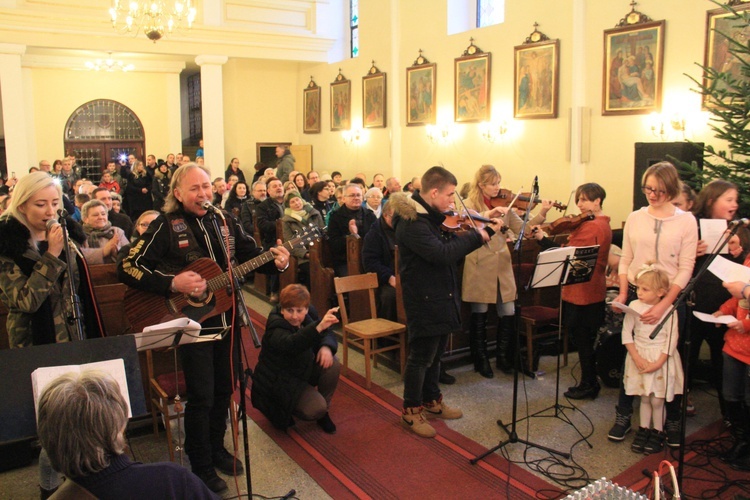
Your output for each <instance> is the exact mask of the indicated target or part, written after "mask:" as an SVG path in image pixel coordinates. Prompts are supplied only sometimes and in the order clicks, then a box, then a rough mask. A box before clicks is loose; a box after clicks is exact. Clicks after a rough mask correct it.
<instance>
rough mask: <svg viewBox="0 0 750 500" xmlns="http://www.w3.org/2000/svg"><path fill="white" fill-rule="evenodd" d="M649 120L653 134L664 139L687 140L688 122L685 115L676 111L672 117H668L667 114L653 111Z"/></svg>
mask: <svg viewBox="0 0 750 500" xmlns="http://www.w3.org/2000/svg"><path fill="white" fill-rule="evenodd" d="M649 122H650V125H649V127H650V129H651V134H652V135H654V136H655V137H658V138H659V139H661V140H662V141H666V140H669V139H672V140H674V139H680V138H681V140H683V141H684V140H685V135H686V134H685V132H686V131H687V126H688V123H687V119H686V118H685V116H684V115H682V114H680V113H674V114H673V115H672V116H671V118H667V117H666V116H665V115H660V114H658V113H652V114H651V117H650V118H649Z"/></svg>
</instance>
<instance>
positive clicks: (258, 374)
mask: <svg viewBox="0 0 750 500" xmlns="http://www.w3.org/2000/svg"><path fill="white" fill-rule="evenodd" d="M319 323H320V321H319V320H317V314H316V313H315V310H314V309H310V312H309V313H308V315H307V316H306V317H305V320H304V321H303V322H302V326H301V327H300V328H299V329H298V328H295V327H293V326H292V325H291V324H289V322H288V321H287V320H285V319H284V317H283V316H282V314H281V311H280V306H276V308H275V309H274V310H273V311H271V313H270V314H269V315H268V321H267V322H266V333H265V334H264V335H263V343H262V345H261V349H260V357H259V359H258V364H257V365H256V366H255V371H254V372H253V387H252V394H251V400H252V403H253V406H254V407H255V408H257V409H258V410H260V412H261V413H263V415H265V416H266V417H267V418H268V420H270V421H271V423H273V425H274V426H276V427H278V428H279V429H286V428H287V427H289V422H290V419H291V417H292V412H293V411H294V408H295V407H296V406H297V402H298V401H299V398H300V395H301V394H302V391H303V390H304V389H305V387H307V385H308V384H310V385H316V383H317V382H316V381H315V380H311V379H312V375H313V369H314V368H315V364H316V361H315V357H316V356H317V354H318V351H319V350H320V348H321V347H323V346H328V347H329V348H330V349H331V352H332V353H333V354H336V348H337V346H338V344H337V343H336V337H335V336H334V334H333V330H331V329H330V328H329V329H327V330H324V331H323V333H318V330H317V329H316V327H317V326H318V324H319Z"/></svg>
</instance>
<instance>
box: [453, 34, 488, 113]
mask: <svg viewBox="0 0 750 500" xmlns="http://www.w3.org/2000/svg"><path fill="white" fill-rule="evenodd" d="M454 62H455V65H454V89H455V93H454V96H453V119H454V121H456V122H481V121H489V120H490V114H491V106H490V104H491V102H492V101H491V100H490V83H491V78H490V70H491V62H492V57H491V54H490V53H489V52H486V53H484V52H482V51H481V50H480V49H479V47H477V46H476V45H474V41H473V39H472V41H471V45H469V47H468V48H467V49H466V50H465V51H464V55H463V56H462V57H458V58H456V59H455V60H454Z"/></svg>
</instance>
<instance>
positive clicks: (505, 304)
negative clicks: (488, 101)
mask: <svg viewBox="0 0 750 500" xmlns="http://www.w3.org/2000/svg"><path fill="white" fill-rule="evenodd" d="M500 179H501V177H500V173H499V172H498V171H497V170H496V169H495V167H493V166H492V165H482V166H481V167H480V168H479V170H477V171H476V173H475V174H474V180H473V181H472V182H471V184H470V186H469V196H468V197H467V199H466V201H465V204H466V208H468V209H470V210H476V211H477V212H478V213H479V215H481V216H482V217H485V218H492V217H502V219H501V220H502V221H503V224H504V225H506V226H508V228H509V232H508V233H506V234H503V233H498V234H496V235H495V236H493V237H492V238H490V241H489V242H488V243H487V244H486V245H482V246H480V247H479V248H478V249H476V250H475V251H473V252H471V253H470V254H469V255H467V256H466V260H465V261H464V272H463V286H462V289H461V291H462V292H461V299H462V300H463V301H464V302H468V303H470V305H471V318H470V321H469V346H470V348H471V359H472V361H473V362H474V371H475V372H479V374H480V375H481V376H483V377H486V378H492V377H493V376H494V373H493V372H492V367H491V366H490V361H489V355H488V353H487V315H488V311H489V306H490V305H494V306H495V309H496V311H497V316H498V326H497V354H496V356H497V357H496V366H497V368H498V369H500V370H501V371H502V372H503V373H506V374H507V373H511V371H512V369H513V353H514V351H515V346H514V345H513V340H514V337H515V320H514V318H513V316H514V314H515V305H514V303H515V300H516V280H515V278H514V277H513V265H512V262H511V253H510V251H509V250H508V243H507V240H508V238H514V233H518V232H520V230H521V225H522V224H523V221H522V220H521V218H520V217H519V216H518V215H516V213H515V212H514V211H513V210H509V209H508V208H501V207H496V208H492V204H491V203H492V202H491V201H490V200H492V198H494V197H495V196H497V195H498V193H499V192H500ZM459 208H462V207H459ZM550 208H552V203H551V202H549V201H546V202H543V203H542V209H541V211H540V213H539V214H538V215H536V216H535V217H534V218H532V219H531V220H530V221H529V224H541V223H542V222H544V219H545V216H546V215H547V212H548V211H549V210H550Z"/></svg>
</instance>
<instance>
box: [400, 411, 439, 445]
mask: <svg viewBox="0 0 750 500" xmlns="http://www.w3.org/2000/svg"><path fill="white" fill-rule="evenodd" d="M401 425H403V426H404V427H406V428H407V429H409V430H410V431H412V432H413V433H414V434H416V435H417V436H420V437H425V438H431V437H435V434H437V432H435V428H434V427H432V426H431V425H430V424H429V423H427V419H426V418H425V416H424V414H423V413H422V407H421V406H415V407H413V408H404V409H403V410H402V414H401Z"/></svg>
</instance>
